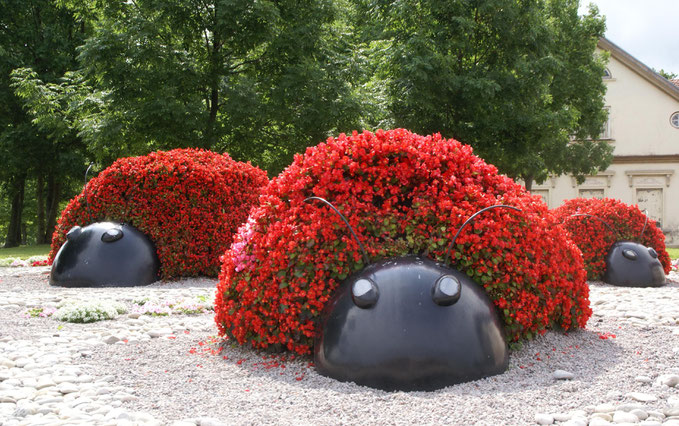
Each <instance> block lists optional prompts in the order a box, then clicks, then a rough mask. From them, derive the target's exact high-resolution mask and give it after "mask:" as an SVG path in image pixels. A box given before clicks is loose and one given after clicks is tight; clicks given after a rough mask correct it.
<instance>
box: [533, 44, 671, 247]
mask: <svg viewBox="0 0 679 426" xmlns="http://www.w3.org/2000/svg"><path fill="white" fill-rule="evenodd" d="M598 47H599V49H601V50H605V51H607V52H610V60H609V63H608V68H607V70H606V75H605V76H604V81H605V83H606V86H607V92H606V98H605V99H606V108H608V112H609V119H608V123H607V124H606V126H605V129H604V131H603V133H602V136H601V137H602V139H605V140H607V141H608V142H609V143H610V144H611V145H612V146H613V147H614V151H613V163H612V164H611V165H610V166H609V168H608V169H607V170H605V171H602V172H600V173H598V174H597V175H596V176H588V177H587V178H586V180H585V182H583V183H582V184H580V185H578V184H577V182H576V181H575V179H574V178H573V177H572V176H567V175H562V176H559V177H552V178H550V179H547V181H545V182H543V183H542V184H541V185H533V190H532V192H533V193H534V194H539V195H541V196H542V197H543V199H544V200H545V202H546V203H547V204H548V205H549V207H550V208H554V207H557V206H559V205H561V204H562V203H563V202H564V201H565V200H568V199H571V198H577V197H585V198H589V197H596V198H602V197H609V198H617V199H619V200H621V201H623V202H625V203H628V204H638V205H639V207H640V208H641V209H642V210H644V209H647V210H648V214H649V216H650V217H652V218H653V219H655V220H657V221H659V222H660V224H661V226H662V229H663V231H664V232H665V235H666V237H667V238H666V243H667V244H668V245H679V81H676V80H675V82H676V83H677V84H676V85H675V84H673V82H670V81H668V80H666V79H665V78H663V77H661V76H660V75H658V74H656V73H655V72H653V70H651V69H650V68H649V67H647V66H646V65H644V64H642V63H641V62H639V61H638V60H637V59H635V58H634V57H632V56H631V55H630V54H629V53H627V52H625V51H624V50H622V49H621V48H620V47H618V46H616V45H615V44H613V43H611V42H610V41H609V40H607V39H605V38H602V39H601V40H599V43H598Z"/></svg>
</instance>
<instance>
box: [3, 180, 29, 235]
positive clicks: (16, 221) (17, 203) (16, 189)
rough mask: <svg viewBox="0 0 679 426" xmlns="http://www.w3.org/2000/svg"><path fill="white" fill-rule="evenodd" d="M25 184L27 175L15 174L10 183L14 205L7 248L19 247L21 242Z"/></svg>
mask: <svg viewBox="0 0 679 426" xmlns="http://www.w3.org/2000/svg"><path fill="white" fill-rule="evenodd" d="M25 186H26V176H15V177H14V179H13V180H12V183H11V185H10V191H9V195H10V197H11V198H12V207H11V209H10V214H9V226H8V227H7V238H6V239H5V248H8V247H17V246H19V245H20V244H21V214H22V212H23V210H24V189H25Z"/></svg>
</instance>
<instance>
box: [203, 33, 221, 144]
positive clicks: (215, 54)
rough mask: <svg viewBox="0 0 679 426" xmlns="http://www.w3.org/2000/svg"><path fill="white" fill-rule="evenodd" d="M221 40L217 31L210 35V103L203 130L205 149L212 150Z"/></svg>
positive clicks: (214, 140)
mask: <svg viewBox="0 0 679 426" xmlns="http://www.w3.org/2000/svg"><path fill="white" fill-rule="evenodd" d="M221 43H222V42H221V38H220V35H219V33H218V32H217V31H214V32H213V33H212V51H209V54H210V66H209V69H210V74H211V75H210V76H209V79H210V88H209V90H210V103H209V105H208V107H209V115H208V119H207V123H206V129H205V148H208V149H213V148H214V146H215V144H216V142H217V140H216V139H217V134H216V133H217V132H216V126H217V112H218V111H219V80H220V76H221V72H222V68H223V66H224V65H223V63H222V53H221V47H222V44H221Z"/></svg>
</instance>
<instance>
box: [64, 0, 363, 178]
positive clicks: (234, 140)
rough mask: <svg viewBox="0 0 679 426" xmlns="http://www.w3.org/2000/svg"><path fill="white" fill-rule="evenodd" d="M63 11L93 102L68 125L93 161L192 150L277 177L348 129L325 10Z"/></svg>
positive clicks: (243, 3)
mask: <svg viewBox="0 0 679 426" xmlns="http://www.w3.org/2000/svg"><path fill="white" fill-rule="evenodd" d="M66 3H67V4H68V6H69V8H71V9H72V10H73V11H74V12H75V13H76V14H77V15H78V16H79V17H81V18H82V19H87V20H88V21H89V22H90V23H91V25H92V27H93V31H92V35H91V36H90V37H89V38H88V39H87V40H86V42H85V43H84V45H83V46H82V50H81V55H80V64H81V67H82V68H81V72H82V75H83V76H84V77H85V79H86V80H87V82H88V83H89V84H90V86H91V87H93V88H94V89H95V90H94V92H93V95H92V96H93V97H95V98H96V99H98V101H99V102H100V104H99V105H98V108H97V110H96V111H93V110H89V113H88V114H86V115H83V116H82V119H81V120H80V121H79V122H78V123H77V125H78V127H79V132H80V134H81V135H82V136H83V137H84V138H85V140H86V141H87V142H88V145H89V146H90V147H91V150H92V151H93V152H94V153H95V154H96V155H97V156H98V159H99V160H100V161H102V162H104V163H107V162H110V161H112V160H113V159H115V158H117V157H119V156H121V155H129V154H142V153H145V152H148V151H149V150H153V149H159V148H163V149H167V148H175V147H186V146H198V147H205V148H211V149H218V150H227V151H228V152H229V153H231V154H232V155H233V156H234V157H236V158H238V159H247V160H253V162H255V163H257V164H259V165H262V166H264V167H267V168H268V169H270V170H271V171H277V170H280V169H282V168H283V167H284V166H285V165H287V164H288V162H289V160H290V159H291V156H292V154H293V153H294V152H297V151H299V150H300V149H302V148H303V147H305V146H307V145H309V144H311V143H316V142H318V140H319V139H323V138H325V137H327V136H328V135H329V134H331V133H335V132H337V131H338V130H345V129H347V130H349V129H351V128H352V126H353V125H356V124H357V123H358V117H359V109H358V104H357V103H356V102H355V101H354V97H353V96H352V90H351V85H350V81H351V78H350V77H351V73H352V66H351V64H349V63H348V62H349V61H350V60H351V57H352V55H351V48H350V45H349V44H348V43H347V40H345V39H344V37H343V36H344V35H345V31H344V28H343V24H342V22H341V19H339V16H338V14H337V10H338V6H336V5H335V4H334V3H333V2H331V1H328V0H316V1H303V2H300V1H297V0H276V1H270V0H265V1H257V2H253V1H251V0H181V1H180V0H174V1H158V0H131V1H128V2H120V1H117V0H99V1H96V2H89V3H85V4H83V3H81V2H79V1H67V2H66Z"/></svg>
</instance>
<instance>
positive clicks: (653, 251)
mask: <svg viewBox="0 0 679 426" xmlns="http://www.w3.org/2000/svg"><path fill="white" fill-rule="evenodd" d="M648 253H649V254H650V255H651V257H652V258H653V259H657V258H658V252H657V251H655V249H654V248H653V247H649V248H648Z"/></svg>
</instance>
